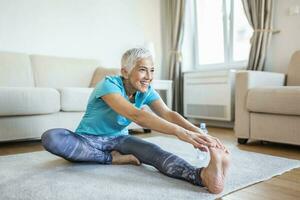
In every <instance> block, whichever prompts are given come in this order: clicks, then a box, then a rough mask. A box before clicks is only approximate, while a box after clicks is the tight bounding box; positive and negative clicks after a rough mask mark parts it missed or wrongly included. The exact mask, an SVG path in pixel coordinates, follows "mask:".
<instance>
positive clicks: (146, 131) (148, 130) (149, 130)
mask: <svg viewBox="0 0 300 200" xmlns="http://www.w3.org/2000/svg"><path fill="white" fill-rule="evenodd" d="M143 130H144V133H151V129H148V128H143Z"/></svg>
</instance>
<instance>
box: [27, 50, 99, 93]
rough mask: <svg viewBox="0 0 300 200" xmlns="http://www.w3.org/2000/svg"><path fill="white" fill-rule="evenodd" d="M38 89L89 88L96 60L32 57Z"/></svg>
mask: <svg viewBox="0 0 300 200" xmlns="http://www.w3.org/2000/svg"><path fill="white" fill-rule="evenodd" d="M30 59H31V63H32V69H33V74H34V80H35V85H36V86H37V87H51V88H56V89H58V88H63V87H89V84H90V81H91V79H92V76H93V73H94V70H95V69H96V68H97V66H98V62H97V61H96V60H89V59H76V58H62V57H53V56H40V55H31V56H30Z"/></svg>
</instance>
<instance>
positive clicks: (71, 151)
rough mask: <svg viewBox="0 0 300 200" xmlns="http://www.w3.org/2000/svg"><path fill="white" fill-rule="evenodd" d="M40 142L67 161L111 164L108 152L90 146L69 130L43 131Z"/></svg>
mask: <svg viewBox="0 0 300 200" xmlns="http://www.w3.org/2000/svg"><path fill="white" fill-rule="evenodd" d="M42 144H43V146H44V148H45V149H46V150H47V151H49V152H51V153H53V154H55V155H57V156H60V157H63V158H65V159H66V160H69V161H76V162H81V161H87V162H97V163H101V164H111V162H112V157H111V154H110V152H108V151H102V150H99V149H97V148H94V147H92V146H91V145H89V144H88V142H87V140H86V139H85V138H83V137H82V136H80V135H78V134H75V133H73V132H72V131H70V130H67V129H62V128H56V129H50V130H48V131H46V132H45V133H43V135H42Z"/></svg>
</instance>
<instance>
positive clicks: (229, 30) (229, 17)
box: [193, 0, 248, 70]
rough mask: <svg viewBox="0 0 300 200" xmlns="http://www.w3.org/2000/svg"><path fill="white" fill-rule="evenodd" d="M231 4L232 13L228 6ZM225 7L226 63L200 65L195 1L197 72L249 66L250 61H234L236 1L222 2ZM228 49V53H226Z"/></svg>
mask: <svg viewBox="0 0 300 200" xmlns="http://www.w3.org/2000/svg"><path fill="white" fill-rule="evenodd" d="M228 3H229V4H230V5H229V6H230V10H231V11H230V13H229V14H228V12H229V11H228V10H227V7H226V4H228ZM222 4H223V5H222V7H223V30H224V31H223V37H224V49H223V51H224V62H223V63H213V64H200V63H199V48H198V40H199V39H198V27H197V26H198V17H197V16H198V14H197V0H194V5H195V6H194V13H195V16H196V17H195V19H194V26H195V29H194V34H193V35H194V45H193V51H194V63H195V65H194V68H195V69H196V70H214V69H243V68H245V67H246V66H247V63H248V60H243V61H233V31H234V27H233V26H234V24H233V20H234V0H222ZM227 24H228V25H227ZM226 49H228V51H226Z"/></svg>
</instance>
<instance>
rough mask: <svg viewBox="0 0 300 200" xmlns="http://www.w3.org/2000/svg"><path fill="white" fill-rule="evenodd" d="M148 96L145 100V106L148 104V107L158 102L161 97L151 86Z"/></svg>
mask: <svg viewBox="0 0 300 200" xmlns="http://www.w3.org/2000/svg"><path fill="white" fill-rule="evenodd" d="M147 93H148V95H147V97H146V99H145V104H147V105H148V106H150V104H151V103H152V102H153V101H155V100H157V99H160V96H159V94H158V93H157V92H156V91H155V90H154V89H153V88H152V87H151V86H150V87H149V89H148V92H147Z"/></svg>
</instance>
